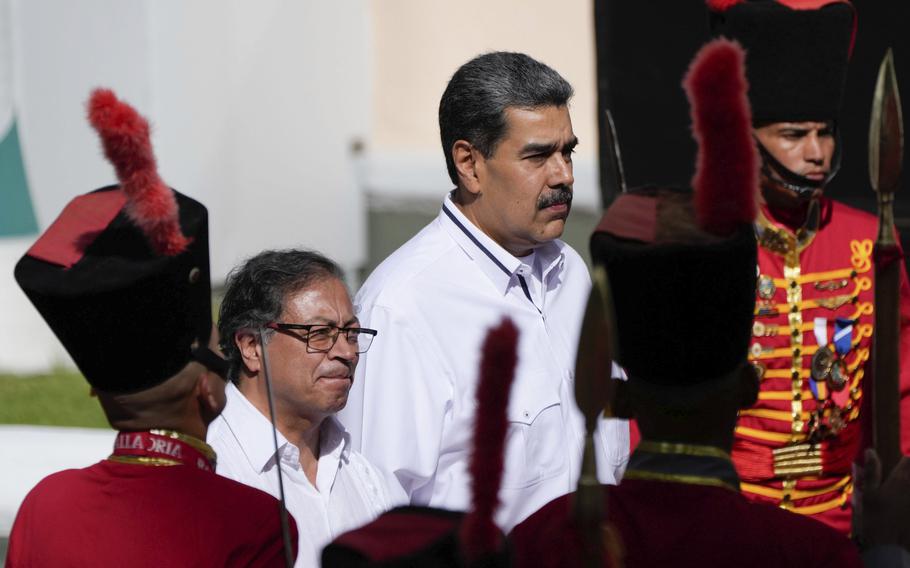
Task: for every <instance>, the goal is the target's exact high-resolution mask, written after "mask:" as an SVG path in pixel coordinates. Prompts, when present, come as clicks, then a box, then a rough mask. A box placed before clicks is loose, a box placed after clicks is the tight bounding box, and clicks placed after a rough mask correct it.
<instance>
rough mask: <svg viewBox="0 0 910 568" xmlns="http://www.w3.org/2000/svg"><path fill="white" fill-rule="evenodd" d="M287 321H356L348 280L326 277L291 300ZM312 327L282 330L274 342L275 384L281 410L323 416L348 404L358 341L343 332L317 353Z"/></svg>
mask: <svg viewBox="0 0 910 568" xmlns="http://www.w3.org/2000/svg"><path fill="white" fill-rule="evenodd" d="M279 321H281V322H284V323H300V324H329V325H335V326H339V327H347V326H356V325H357V318H356V317H354V308H353V306H352V305H351V298H350V296H348V291H347V289H346V288H345V287H344V284H342V282H341V281H340V280H338V279H337V278H333V277H330V278H322V279H320V280H318V281H316V282H314V283H312V284H311V285H309V286H308V287H307V288H306V289H304V290H301V291H298V292H295V293H292V294H290V295H289V296H288V298H287V300H286V301H285V305H284V311H283V312H282V314H281V317H280V320H279ZM305 337H306V332H304V331H302V330H301V331H296V330H288V331H276V332H275V333H274V334H272V336H271V338H270V339H269V342H268V350H269V351H268V357H269V368H270V370H271V377H272V388H273V392H274V397H275V402H276V405H277V406H278V407H279V413H280V414H282V415H283V416H285V417H290V418H291V419H293V417H294V416H300V417H304V418H307V419H309V420H313V421H316V420H321V419H322V418H325V417H326V416H329V415H331V414H334V413H336V412H338V411H339V410H341V409H342V408H344V406H345V404H347V400H348V391H349V390H350V389H351V384H352V382H353V380H354V368H355V367H356V366H357V360H358V355H357V348H356V345H352V344H350V343H348V340H347V339H346V337H345V334H340V335H339V336H338V338H337V339H336V341H335V344H334V345H333V346H332V347H331V348H330V349H329V350H328V351H327V352H321V353H320V352H317V353H312V352H311V351H312V349H308V348H307V343H306V341H305V340H304V338H305Z"/></svg>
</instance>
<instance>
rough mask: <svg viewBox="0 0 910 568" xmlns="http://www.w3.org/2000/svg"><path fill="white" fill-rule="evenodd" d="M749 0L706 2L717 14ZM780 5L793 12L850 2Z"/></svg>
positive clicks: (782, 0)
mask: <svg viewBox="0 0 910 568" xmlns="http://www.w3.org/2000/svg"><path fill="white" fill-rule="evenodd" d="M746 1H747V0H706V3H707V5H708V9H710V10H713V11H715V12H723V11H726V10H727V9H728V8H731V7H732V6H735V5H737V4H743V3H744V2H746ZM776 1H777V3H778V4H783V5H784V6H786V7H788V8H791V9H793V10H818V9H819V8H821V7H822V6H827V5H828V4H835V3H844V4H849V3H850V2H849V0H776Z"/></svg>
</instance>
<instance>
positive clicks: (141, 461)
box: [107, 454, 183, 466]
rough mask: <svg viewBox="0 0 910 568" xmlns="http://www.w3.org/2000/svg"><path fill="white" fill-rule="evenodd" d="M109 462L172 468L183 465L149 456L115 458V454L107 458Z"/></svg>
mask: <svg viewBox="0 0 910 568" xmlns="http://www.w3.org/2000/svg"><path fill="white" fill-rule="evenodd" d="M107 459H108V460H109V461H112V462H118V463H130V464H133V465H151V466H172V465H183V463H182V462H179V461H177V460H172V459H168V458H153V457H148V456H115V455H113V454H111V455H109V456H108V457H107Z"/></svg>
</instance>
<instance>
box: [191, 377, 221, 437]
mask: <svg viewBox="0 0 910 568" xmlns="http://www.w3.org/2000/svg"><path fill="white" fill-rule="evenodd" d="M196 400H197V401H199V404H200V406H201V410H200V414H201V415H202V418H203V420H204V421H205V423H206V424H211V422H212V420H214V419H215V418H217V417H218V415H219V414H221V411H222V410H224V405H225V396H224V379H222V378H221V377H219V376H218V375H217V374H216V373H213V372H211V371H209V370H207V369H206V370H204V371H202V372H201V373H199V376H198V377H196Z"/></svg>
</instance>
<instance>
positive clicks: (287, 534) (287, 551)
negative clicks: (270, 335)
mask: <svg viewBox="0 0 910 568" xmlns="http://www.w3.org/2000/svg"><path fill="white" fill-rule="evenodd" d="M257 333H258V335H259V347H260V348H261V349H262V373H263V376H264V378H265V391H266V396H267V397H268V400H269V421H270V422H271V423H272V448H273V449H274V451H275V453H274V454H273V456H274V460H275V473H276V474H277V475H278V518H279V520H280V521H281V541H282V544H283V546H284V565H285V566H286V567H287V568H291V567H292V566H293V565H294V551H293V543H292V542H291V525H290V521H288V506H287V501H286V500H285V497H284V476H283V475H282V473H281V454H280V453H279V451H278V427H277V426H276V425H275V424H276V423H275V398H274V397H273V396H272V373H271V370H270V369H269V356H268V345H267V344H266V337H267V332H266V330H265V328H262V327H260V328H259V329H258V330H257Z"/></svg>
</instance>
